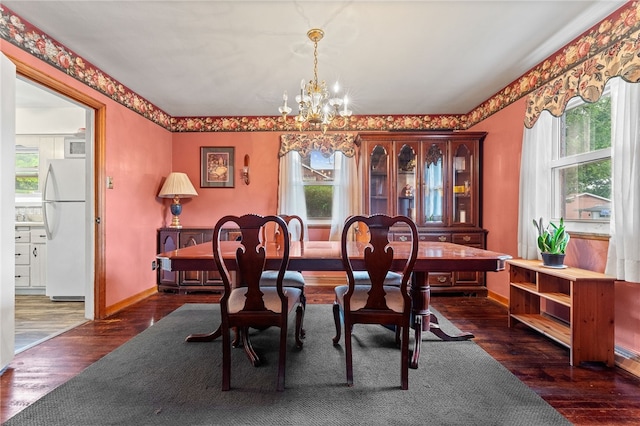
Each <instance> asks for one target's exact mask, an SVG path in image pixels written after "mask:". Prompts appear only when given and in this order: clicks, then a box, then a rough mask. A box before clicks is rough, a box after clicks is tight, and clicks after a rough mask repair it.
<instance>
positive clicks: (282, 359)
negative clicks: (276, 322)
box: [276, 318, 287, 392]
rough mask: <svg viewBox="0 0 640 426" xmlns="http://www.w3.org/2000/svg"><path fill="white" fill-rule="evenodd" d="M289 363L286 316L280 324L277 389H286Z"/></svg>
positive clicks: (279, 390) (280, 390)
mask: <svg viewBox="0 0 640 426" xmlns="http://www.w3.org/2000/svg"><path fill="white" fill-rule="evenodd" d="M286 365H287V322H286V318H285V321H284V323H283V324H281V326H280V356H279V357H278V382H277V384H276V390H277V391H278V392H282V391H284V376H285V367H286Z"/></svg>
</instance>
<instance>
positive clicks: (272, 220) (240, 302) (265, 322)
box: [213, 214, 304, 391]
mask: <svg viewBox="0 0 640 426" xmlns="http://www.w3.org/2000/svg"><path fill="white" fill-rule="evenodd" d="M228 223H235V225H236V226H237V227H238V228H239V229H240V233H241V239H240V242H239V246H238V247H237V248H236V250H235V258H234V259H233V260H232V261H231V262H230V263H225V260H224V259H223V254H222V245H223V244H221V241H220V236H221V230H222V228H223V226H225V225H226V224H228ZM268 224H273V225H275V227H277V228H280V230H281V232H282V234H283V238H282V240H281V241H280V242H279V243H275V242H265V241H264V238H261V236H263V235H264V228H265V226H266V225H268ZM225 244H228V243H225ZM289 246H290V240H289V232H288V230H287V224H286V223H285V222H284V220H282V219H281V218H280V217H278V216H259V215H255V214H247V215H244V216H225V217H223V218H222V219H220V220H219V221H218V222H217V223H216V225H215V228H214V232H213V257H214V260H215V263H216V266H217V268H218V271H219V272H220V275H221V276H222V282H223V285H224V293H223V295H222V298H221V299H220V313H221V323H222V324H221V331H222V390H229V389H230V385H231V337H230V331H231V329H232V328H233V329H235V330H236V332H237V339H236V341H235V342H234V343H237V341H238V340H242V343H243V346H244V350H245V352H246V354H247V356H248V357H249V360H250V361H251V362H252V363H253V365H255V366H257V365H259V363H260V359H259V357H258V355H257V353H256V352H255V350H254V349H253V347H252V346H251V342H250V338H249V328H255V329H258V330H262V329H265V328H267V327H279V328H280V347H279V358H278V377H277V383H276V389H277V390H279V391H282V390H284V381H285V380H284V379H285V365H286V339H287V320H288V315H289V313H291V312H293V311H295V312H296V334H295V337H296V345H297V346H298V347H302V341H301V340H300V330H301V329H302V321H303V316H304V308H303V305H302V302H301V299H300V296H301V293H302V292H301V291H300V290H299V289H296V288H290V287H285V286H284V285H283V280H284V276H285V272H286V269H287V266H288V263H289V249H290V247H289ZM226 262H229V259H227V260H226ZM267 263H269V265H270V268H277V269H274V270H275V271H276V274H275V285H274V286H270V287H261V285H260V281H261V277H262V274H263V272H264V270H265V268H266V266H267ZM230 269H231V270H234V271H235V272H236V279H237V282H236V285H235V286H233V285H232V280H231V274H230V272H229V271H230Z"/></svg>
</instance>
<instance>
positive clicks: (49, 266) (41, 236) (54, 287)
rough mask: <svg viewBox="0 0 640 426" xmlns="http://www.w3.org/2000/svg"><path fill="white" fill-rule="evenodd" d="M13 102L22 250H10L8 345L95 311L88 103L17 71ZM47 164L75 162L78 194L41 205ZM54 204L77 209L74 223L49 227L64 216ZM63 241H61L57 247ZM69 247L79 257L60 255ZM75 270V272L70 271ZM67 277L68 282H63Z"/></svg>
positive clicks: (22, 344)
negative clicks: (11, 337) (11, 336)
mask: <svg viewBox="0 0 640 426" xmlns="http://www.w3.org/2000/svg"><path fill="white" fill-rule="evenodd" d="M15 110H16V130H15V133H16V136H15V143H16V197H15V199H16V215H15V217H16V223H15V225H16V252H17V253H18V254H22V252H25V254H28V256H23V258H21V257H20V256H17V257H16V288H15V294H16V298H15V308H16V311H15V312H16V316H15V318H16V321H15V344H16V346H15V353H19V352H21V351H23V350H25V349H27V348H29V347H32V346H34V345H35V344H38V343H40V342H42V341H44V340H47V339H48V338H51V337H53V336H55V335H57V334H60V333H62V332H64V331H66V330H67V329H69V328H72V327H73V326H76V325H78V324H80V323H82V322H84V320H86V319H93V317H94V313H93V303H91V301H92V300H93V293H94V292H93V283H94V276H93V270H94V268H93V256H90V255H88V254H90V253H91V252H92V247H93V240H94V236H93V234H92V232H91V231H92V230H93V227H92V226H89V223H90V220H89V218H91V216H92V211H93V205H92V203H91V202H90V201H91V200H92V199H93V197H92V191H91V188H92V185H91V181H92V176H93V175H94V170H93V167H92V164H93V162H92V161H91V159H92V158H93V156H92V152H93V137H92V135H93V133H94V132H93V127H94V110H93V109H92V108H89V107H86V106H85V105H82V104H80V103H77V102H75V101H73V100H72V99H69V98H67V97H65V96H63V95H62V94H59V93H56V92H54V91H52V90H50V89H48V88H46V87H44V86H41V85H39V84H38V83H36V82H33V81H31V80H29V79H27V78H24V77H21V76H18V77H17V78H16V105H15ZM70 147H74V148H75V149H74V150H73V152H72V150H71V149H69V148H70ZM78 147H81V148H82V149H78ZM54 165H56V166H57V167H59V168H62V170H63V171H64V170H69V169H70V168H76V169H78V170H79V176H77V177H76V178H74V179H73V181H72V182H69V183H68V185H69V186H72V187H73V189H78V190H79V191H77V192H79V193H80V195H79V198H80V200H79V201H76V202H73V203H68V202H65V203H64V204H63V203H58V204H57V206H56V205H55V204H49V205H47V207H45V205H43V203H42V201H43V199H44V198H47V199H49V198H51V194H49V195H46V189H45V185H47V183H48V186H49V187H51V183H50V182H49V180H50V178H51V179H52V180H53V174H52V171H53V169H50V167H53V166H54ZM79 166H80V167H79ZM86 201H89V202H86ZM53 206H56V207H57V209H58V210H61V211H69V210H68V207H69V206H74V208H75V211H78V212H79V214H81V218H82V219H81V220H77V221H75V222H78V223H79V225H78V226H74V227H73V228H72V229H67V230H66V231H65V232H55V233H54V232H53V227H54V226H55V225H56V224H59V223H60V222H62V223H64V219H65V218H64V217H55V218H54V219H52V217H51V216H53V215H52V214H51V212H52V211H53V212H55V210H52V207H53ZM61 206H62V207H64V208H65V209H67V210H64V209H61V208H60V207H61ZM76 206H77V207H76ZM45 208H46V209H47V210H46V211H45ZM47 211H49V214H46V213H47ZM18 238H21V239H18ZM65 245H66V247H68V249H63V250H60V249H59V248H60V247H65ZM56 247H57V248H58V249H56ZM52 249H53V250H52ZM72 250H75V251H76V256H74V257H76V258H77V257H80V258H84V259H85V261H84V264H82V263H79V262H73V261H71V260H72V259H65V257H69V254H68V253H69V252H71V251H72ZM78 254H79V256H78ZM60 265H65V266H64V268H61V267H60ZM74 275H75V276H76V277H77V278H76V279H69V277H73V276H74ZM71 282H75V285H72V286H69V283H71ZM61 285H62V286H66V287H70V288H59V287H60V286H61ZM60 294H62V295H64V296H62V297H61V296H60ZM87 299H88V300H89V301H90V302H89V303H85V300H87ZM43 319H44V321H43Z"/></svg>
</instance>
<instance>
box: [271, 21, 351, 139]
mask: <svg viewBox="0 0 640 426" xmlns="http://www.w3.org/2000/svg"><path fill="white" fill-rule="evenodd" d="M307 37H309V40H311V41H312V42H313V80H309V82H307V83H305V80H304V79H302V81H301V82H300V94H299V95H296V103H297V104H298V115H297V116H296V117H295V122H296V123H297V124H298V128H299V129H300V130H302V127H303V125H304V124H305V123H309V124H310V125H312V126H314V127H316V128H321V129H322V131H323V132H324V131H326V130H327V128H329V126H330V125H332V127H340V128H341V127H344V126H346V124H347V122H348V121H349V117H350V116H351V114H352V111H351V110H350V109H349V108H348V99H347V96H346V95H345V96H344V97H343V98H339V97H338V92H339V90H340V87H339V85H338V83H337V82H336V84H335V86H334V88H333V89H334V90H333V96H330V95H329V91H328V90H327V85H326V83H325V82H324V81H318V42H319V41H320V40H322V37H324V31H322V30H321V29H318V28H314V29H311V30H309V31H308V32H307ZM282 100H283V101H284V103H283V105H282V106H281V107H279V108H278V111H280V114H282V118H283V120H284V121H286V119H287V115H288V114H289V113H291V107H289V105H287V101H288V96H287V91H286V90H285V92H284V94H283V95H282ZM337 117H341V118H342V119H341V120H336V118H337ZM332 123H333V124H332Z"/></svg>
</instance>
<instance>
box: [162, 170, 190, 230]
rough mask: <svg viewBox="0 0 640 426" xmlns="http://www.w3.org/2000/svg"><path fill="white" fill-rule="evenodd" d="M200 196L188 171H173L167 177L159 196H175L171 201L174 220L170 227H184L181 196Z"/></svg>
mask: <svg viewBox="0 0 640 426" xmlns="http://www.w3.org/2000/svg"><path fill="white" fill-rule="evenodd" d="M196 196H198V193H197V192H196V190H195V188H194V187H193V185H192V184H191V181H190V180H189V177H188V176H187V175H186V173H180V172H171V174H170V175H169V176H168V177H167V180H166V181H165V182H164V185H162V189H161V190H160V192H159V193H158V197H161V198H173V202H172V203H171V214H172V215H173V220H172V221H171V225H169V228H182V225H181V224H180V218H179V216H180V213H182V205H181V204H180V198H191V197H196Z"/></svg>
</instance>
